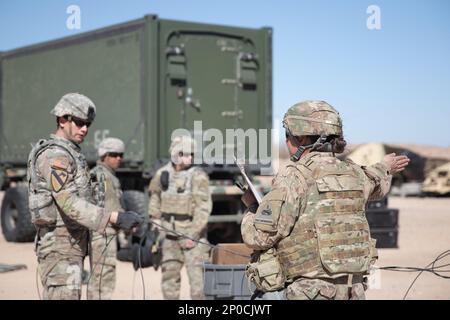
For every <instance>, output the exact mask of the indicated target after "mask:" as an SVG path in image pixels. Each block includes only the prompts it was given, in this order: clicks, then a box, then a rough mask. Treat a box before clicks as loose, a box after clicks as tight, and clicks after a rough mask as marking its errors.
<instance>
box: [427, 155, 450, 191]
mask: <svg viewBox="0 0 450 320" xmlns="http://www.w3.org/2000/svg"><path fill="white" fill-rule="evenodd" d="M422 192H423V193H424V194H426V195H431V196H448V195H450V162H449V163H446V164H444V165H442V166H439V167H437V168H436V169H434V170H433V171H431V172H430V173H429V174H428V175H427V177H426V179H425V181H424V182H423V186H422Z"/></svg>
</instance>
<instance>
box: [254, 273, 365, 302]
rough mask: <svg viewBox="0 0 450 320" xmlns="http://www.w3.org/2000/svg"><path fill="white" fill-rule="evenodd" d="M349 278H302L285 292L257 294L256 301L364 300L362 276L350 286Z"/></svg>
mask: <svg viewBox="0 0 450 320" xmlns="http://www.w3.org/2000/svg"><path fill="white" fill-rule="evenodd" d="M347 280H348V278H347V277H344V278H342V279H307V278H300V279H297V280H296V281H294V282H293V283H291V284H290V285H288V286H287V288H284V289H283V290H279V291H274V292H265V293H263V292H256V293H255V294H254V296H253V297H252V299H254V300H364V299H365V293H364V290H365V285H364V284H363V279H362V276H355V277H354V279H353V281H352V284H351V285H350V286H349V284H348V283H347V282H348V281H347Z"/></svg>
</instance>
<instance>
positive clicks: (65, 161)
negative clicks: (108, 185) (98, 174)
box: [28, 135, 110, 232]
mask: <svg viewBox="0 0 450 320" xmlns="http://www.w3.org/2000/svg"><path fill="white" fill-rule="evenodd" d="M28 165H29V166H28V181H29V200H30V211H31V212H32V216H33V217H34V221H33V222H34V223H35V224H36V225H37V226H38V227H47V226H49V225H52V224H54V223H55V224H56V226H57V227H60V226H65V227H67V228H68V229H74V230H80V229H91V230H96V231H98V232H103V230H104V229H105V228H106V226H107V224H108V221H109V216H110V213H109V212H106V210H105V209H103V208H100V207H98V206H96V205H94V204H93V200H92V189H91V185H90V179H89V168H88V165H87V162H86V159H85V157H84V155H83V154H81V152H80V147H79V146H78V145H76V144H75V143H72V142H70V141H68V140H66V139H63V138H61V137H58V136H56V135H51V136H50V140H49V141H42V140H41V141H40V142H39V143H38V144H37V145H36V146H35V147H34V148H33V149H32V151H31V153H30V157H29V162H28ZM40 216H47V217H51V218H50V219H44V220H45V221H43V223H41V222H42V221H40ZM52 218H53V219H54V221H53V222H54V223H52V222H51V219H52Z"/></svg>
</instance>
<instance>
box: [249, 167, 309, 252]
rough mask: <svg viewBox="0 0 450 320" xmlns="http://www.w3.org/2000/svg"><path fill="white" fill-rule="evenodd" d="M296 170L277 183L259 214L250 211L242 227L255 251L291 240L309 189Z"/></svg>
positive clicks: (263, 202)
mask: <svg viewBox="0 0 450 320" xmlns="http://www.w3.org/2000/svg"><path fill="white" fill-rule="evenodd" d="M294 170H295V169H289V168H288V169H287V170H286V171H285V173H284V174H280V175H278V176H277V177H276V179H275V180H274V184H273V187H272V190H271V191H270V192H269V193H268V194H266V195H265V196H264V197H263V199H262V202H261V204H260V205H259V206H258V209H257V210H256V213H253V212H251V211H249V210H247V212H246V214H245V215H244V218H243V220H242V225H241V233H242V239H243V240H244V242H245V244H247V246H249V247H251V248H253V249H255V250H266V249H268V248H270V247H273V245H274V244H276V243H277V242H278V241H280V240H281V239H283V238H285V237H287V236H288V235H289V234H290V232H291V230H292V228H293V227H294V225H295V221H296V219H297V217H298V215H299V214H300V207H301V201H302V197H303V195H304V193H305V190H306V186H305V181H304V179H300V177H299V176H297V173H296V172H294Z"/></svg>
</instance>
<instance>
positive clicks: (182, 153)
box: [178, 152, 194, 158]
mask: <svg viewBox="0 0 450 320" xmlns="http://www.w3.org/2000/svg"><path fill="white" fill-rule="evenodd" d="M178 155H179V156H180V157H183V156H185V157H187V156H188V155H191V157H192V158H193V157H194V153H186V152H180V153H179V154H178Z"/></svg>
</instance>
